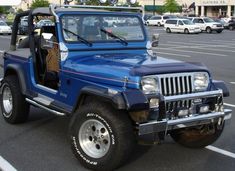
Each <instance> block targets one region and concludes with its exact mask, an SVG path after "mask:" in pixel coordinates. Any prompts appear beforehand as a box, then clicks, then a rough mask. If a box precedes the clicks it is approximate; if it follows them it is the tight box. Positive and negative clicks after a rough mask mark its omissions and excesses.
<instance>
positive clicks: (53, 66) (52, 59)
mask: <svg viewBox="0 0 235 171" xmlns="http://www.w3.org/2000/svg"><path fill="white" fill-rule="evenodd" d="M54 40H56V38H53V41H54ZM54 42H55V43H54V44H53V48H52V49H49V50H48V54H47V56H46V69H47V71H55V72H59V62H60V60H59V59H60V56H59V45H58V44H57V43H56V41H54Z"/></svg>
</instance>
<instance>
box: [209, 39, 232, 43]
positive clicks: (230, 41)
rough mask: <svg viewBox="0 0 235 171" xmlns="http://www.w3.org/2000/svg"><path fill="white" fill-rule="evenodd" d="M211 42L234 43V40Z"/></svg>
mask: <svg viewBox="0 0 235 171" xmlns="http://www.w3.org/2000/svg"><path fill="white" fill-rule="evenodd" d="M212 41H213V42H225V43H235V40H212Z"/></svg>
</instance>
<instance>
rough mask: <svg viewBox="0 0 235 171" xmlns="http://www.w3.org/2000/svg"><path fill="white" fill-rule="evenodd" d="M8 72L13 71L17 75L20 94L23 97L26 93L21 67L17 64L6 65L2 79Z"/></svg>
mask: <svg viewBox="0 0 235 171" xmlns="http://www.w3.org/2000/svg"><path fill="white" fill-rule="evenodd" d="M10 70H13V71H14V72H15V73H16V74H17V77H18V79H19V83H20V89H21V93H22V94H24V95H25V94H26V91H27V86H26V79H25V74H24V71H23V69H22V67H21V66H20V65H18V64H8V65H7V67H6V69H5V72H4V77H6V76H7V75H8V72H9V71H10Z"/></svg>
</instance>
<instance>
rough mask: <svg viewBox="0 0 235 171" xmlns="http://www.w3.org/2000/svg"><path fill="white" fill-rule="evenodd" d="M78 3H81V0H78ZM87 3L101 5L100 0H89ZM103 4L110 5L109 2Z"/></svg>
mask: <svg viewBox="0 0 235 171" xmlns="http://www.w3.org/2000/svg"><path fill="white" fill-rule="evenodd" d="M76 1H77V4H80V0H76ZM86 5H100V3H99V1H98V0H87V1H86ZM102 5H109V4H108V2H106V3H104V4H102Z"/></svg>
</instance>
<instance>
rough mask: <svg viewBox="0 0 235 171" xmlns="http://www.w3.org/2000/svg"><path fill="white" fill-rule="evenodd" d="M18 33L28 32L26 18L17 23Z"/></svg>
mask: <svg viewBox="0 0 235 171" xmlns="http://www.w3.org/2000/svg"><path fill="white" fill-rule="evenodd" d="M19 34H28V19H24V18H23V19H21V20H20V23H19Z"/></svg>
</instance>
